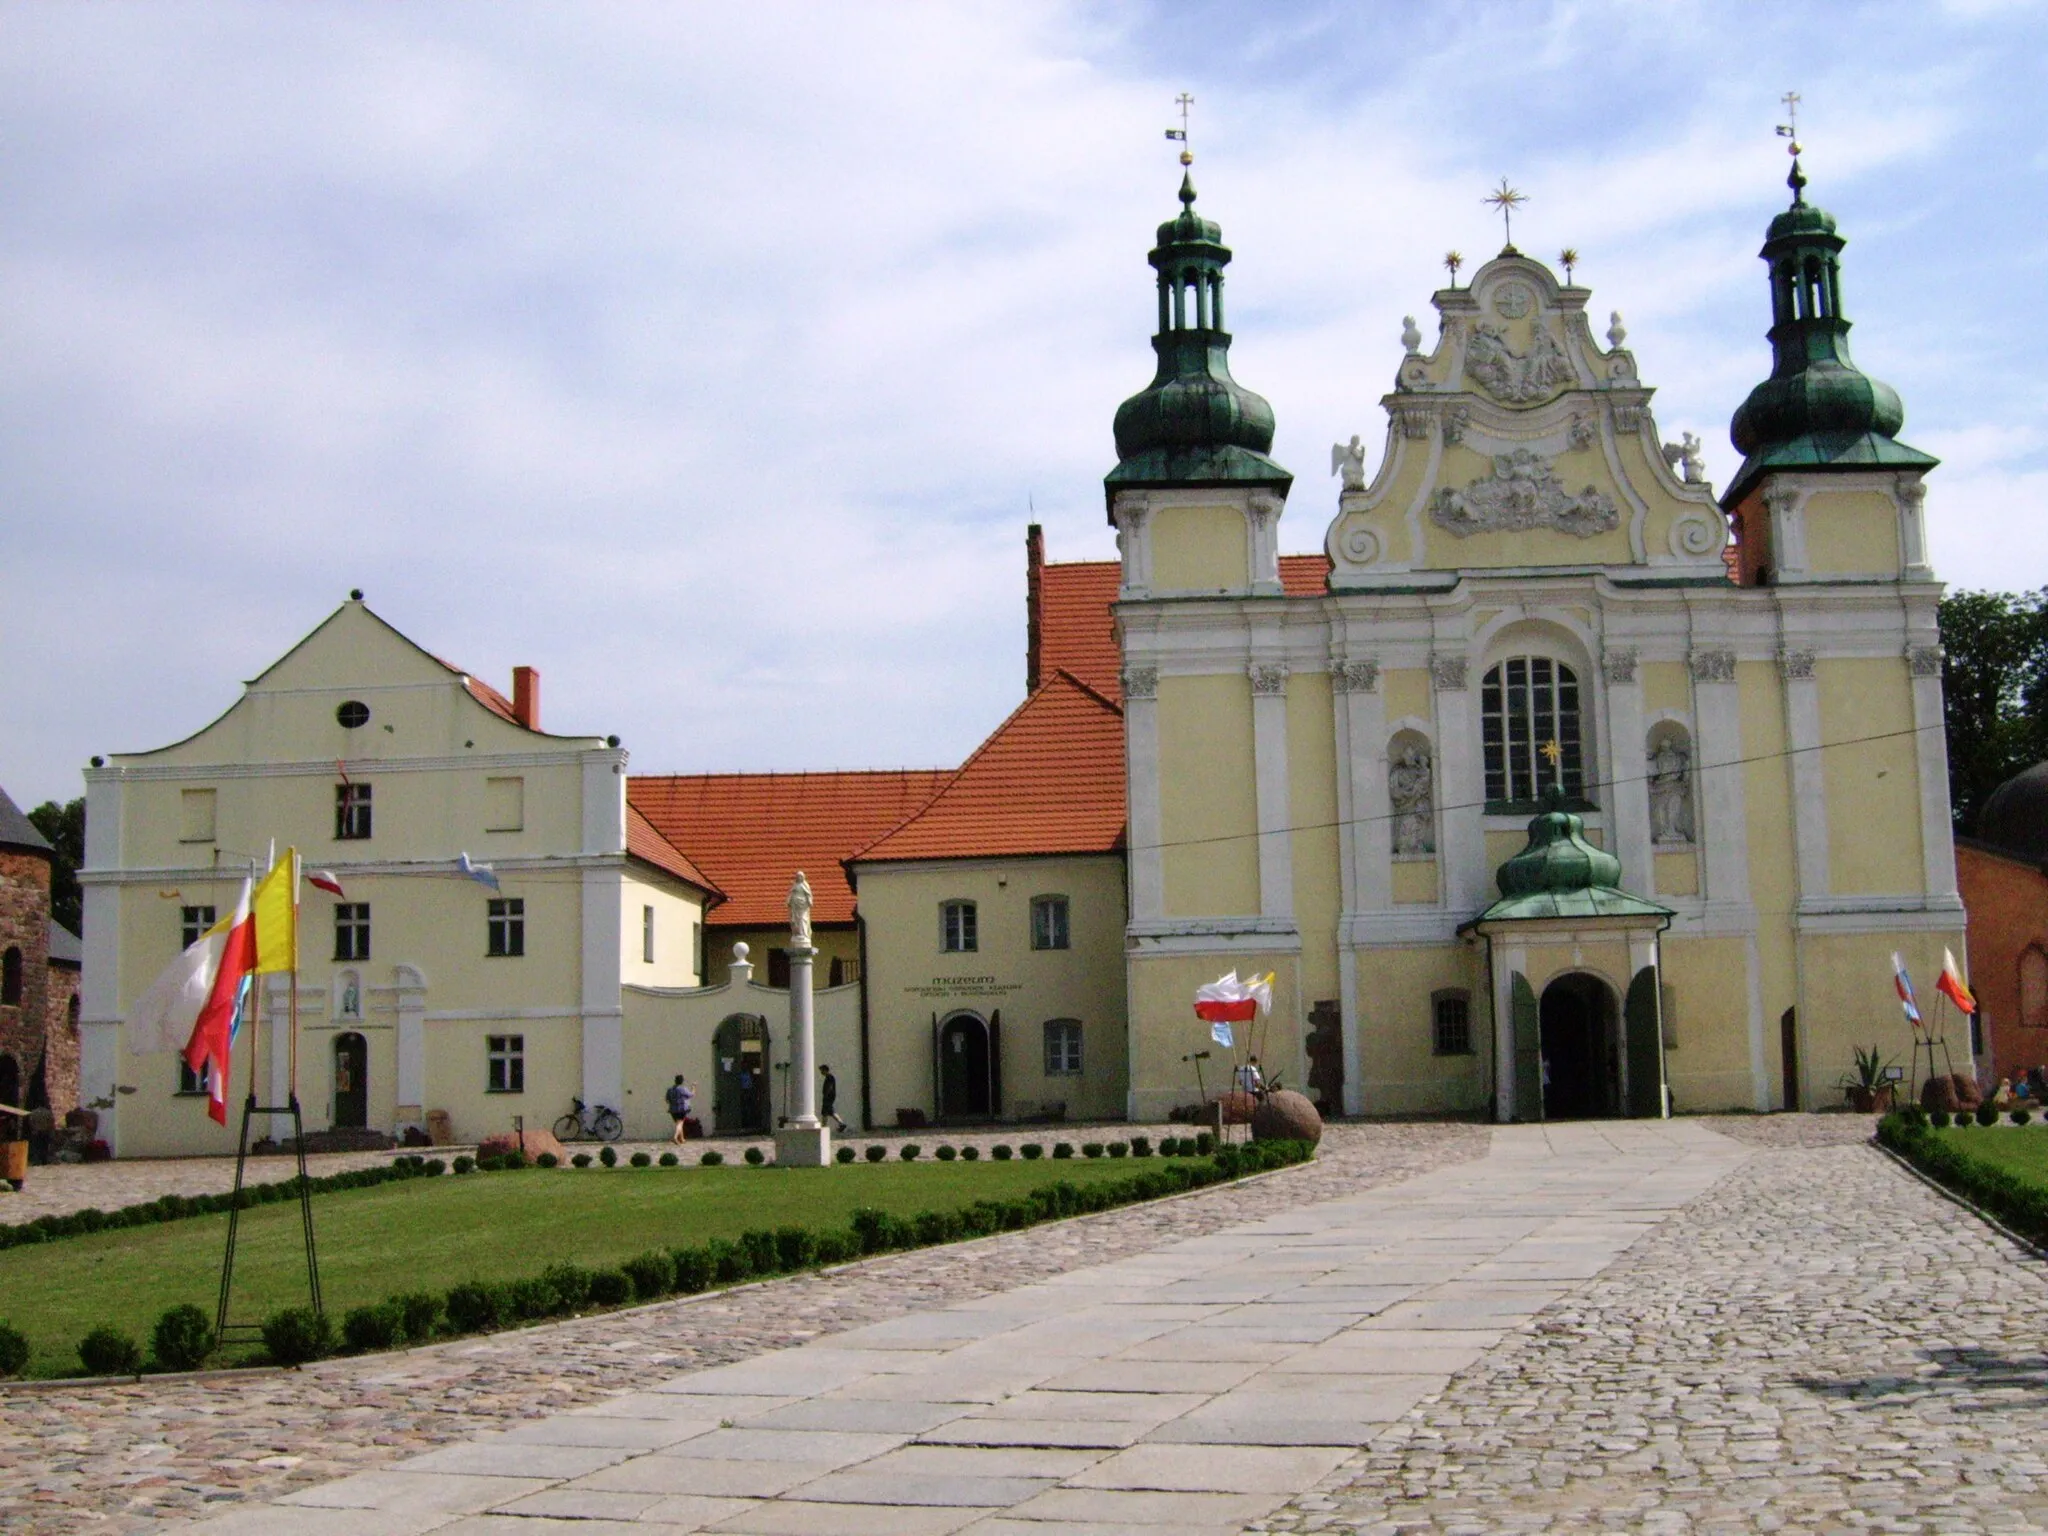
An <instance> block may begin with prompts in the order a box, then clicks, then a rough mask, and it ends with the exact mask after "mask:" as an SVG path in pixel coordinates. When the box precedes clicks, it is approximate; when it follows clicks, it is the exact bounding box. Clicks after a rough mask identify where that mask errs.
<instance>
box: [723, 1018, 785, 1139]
mask: <svg viewBox="0 0 2048 1536" xmlns="http://www.w3.org/2000/svg"><path fill="white" fill-rule="evenodd" d="M769 1050H770V1044H769V1039H768V1021H767V1020H766V1019H764V1018H762V1017H761V1016H760V1015H759V1014H758V1013H732V1014H727V1015H726V1017H725V1018H724V1020H723V1021H722V1022H721V1023H720V1024H719V1026H718V1028H717V1029H716V1030H714V1031H713V1032H712V1035H711V1054H712V1056H713V1058H714V1064H715V1065H716V1067H717V1069H718V1071H717V1076H716V1078H715V1079H714V1080H713V1083H712V1092H711V1116H712V1126H713V1128H714V1129H715V1130H716V1131H717V1133H718V1134H719V1135H721V1136H739V1135H745V1134H748V1133H752V1132H759V1131H765V1130H767V1129H768V1119H769V1108H770V1090H769V1082H768V1078H769V1070H768V1066H769Z"/></svg>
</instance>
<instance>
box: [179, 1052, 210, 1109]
mask: <svg viewBox="0 0 2048 1536" xmlns="http://www.w3.org/2000/svg"><path fill="white" fill-rule="evenodd" d="M205 1092H206V1076H205V1074H204V1073H200V1072H194V1071H193V1070H192V1069H191V1067H189V1066H187V1065H186V1063H185V1058H184V1057H182V1056H180V1057H179V1058H178V1097H179V1098H181V1099H189V1098H197V1097H199V1096H200V1095H202V1094H204V1093H205Z"/></svg>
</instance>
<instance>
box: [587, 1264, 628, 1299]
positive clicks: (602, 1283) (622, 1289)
mask: <svg viewBox="0 0 2048 1536" xmlns="http://www.w3.org/2000/svg"><path fill="white" fill-rule="evenodd" d="M632 1295H633V1282H632V1280H631V1278H629V1277H628V1276H627V1274H626V1272H625V1271H624V1270H623V1269H600V1270H598V1271H596V1272H595V1273H594V1274H592V1275H591V1277H590V1299H591V1300H592V1301H594V1302H596V1303H597V1305H599V1306H600V1307H616V1306H618V1305H619V1304H620V1303H621V1302H624V1301H629V1300H631V1299H632Z"/></svg>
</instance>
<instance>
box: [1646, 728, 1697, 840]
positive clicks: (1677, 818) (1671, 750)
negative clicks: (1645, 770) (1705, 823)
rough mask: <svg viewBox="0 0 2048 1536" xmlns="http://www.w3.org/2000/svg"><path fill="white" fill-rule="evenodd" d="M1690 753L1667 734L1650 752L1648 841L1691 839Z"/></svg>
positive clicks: (1679, 742)
mask: <svg viewBox="0 0 2048 1536" xmlns="http://www.w3.org/2000/svg"><path fill="white" fill-rule="evenodd" d="M1692 836H1693V829H1692V754H1691V753H1690V752H1688V751H1687V750H1686V749H1685V744H1684V743H1683V742H1681V741H1679V740H1678V739H1677V738H1676V737H1672V736H1666V737H1665V738H1664V739H1663V740H1662V741H1659V742H1658V743H1657V749H1656V750H1655V751H1654V752H1652V753H1651V754H1650V840H1651V841H1652V842H1654V843H1689V842H1691V841H1692Z"/></svg>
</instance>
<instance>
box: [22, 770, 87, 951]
mask: <svg viewBox="0 0 2048 1536" xmlns="http://www.w3.org/2000/svg"><path fill="white" fill-rule="evenodd" d="M28 819H29V821H30V822H31V823H32V824H33V825H34V827H35V829H36V830H37V831H38V832H40V833H42V834H43V836H45V837H47V838H48V839H49V840H50V846H51V847H52V848H54V849H56V850H57V857H56V858H54V859H52V860H51V861H50V916H51V917H53V918H55V919H56V920H57V921H58V922H60V923H62V924H63V925H64V926H65V927H66V928H69V929H70V930H71V931H72V932H73V933H83V932H85V896H84V893H83V892H82V891H81V890H80V889H79V885H78V871H79V870H80V869H81V868H83V867H84V865H85V797H84V796H83V795H81V796H79V797H78V799H76V800H73V801H72V802H71V803H70V804H69V805H59V804H58V803H57V802H56V801H54V800H45V801H44V802H43V803H42V804H41V805H39V806H37V807H36V808H35V809H34V810H32V811H30V812H29V813H28Z"/></svg>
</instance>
